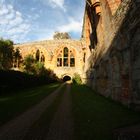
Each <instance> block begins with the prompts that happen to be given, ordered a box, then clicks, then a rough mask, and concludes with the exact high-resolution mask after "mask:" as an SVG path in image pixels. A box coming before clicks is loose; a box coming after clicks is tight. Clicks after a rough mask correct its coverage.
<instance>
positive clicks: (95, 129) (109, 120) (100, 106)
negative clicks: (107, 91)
mask: <svg viewBox="0 0 140 140" xmlns="http://www.w3.org/2000/svg"><path fill="white" fill-rule="evenodd" d="M72 101H73V115H74V122H75V123H74V124H75V137H76V140H112V132H113V130H114V129H116V128H120V127H124V126H128V125H132V124H136V123H140V113H138V112H134V111H132V110H129V109H127V108H126V107H124V106H123V105H120V104H119V103H116V102H113V101H111V100H109V99H106V98H105V97H102V96H100V95H98V94H96V93H95V92H93V91H92V90H91V89H89V88H88V87H86V86H82V85H81V86H80V85H73V86H72Z"/></svg>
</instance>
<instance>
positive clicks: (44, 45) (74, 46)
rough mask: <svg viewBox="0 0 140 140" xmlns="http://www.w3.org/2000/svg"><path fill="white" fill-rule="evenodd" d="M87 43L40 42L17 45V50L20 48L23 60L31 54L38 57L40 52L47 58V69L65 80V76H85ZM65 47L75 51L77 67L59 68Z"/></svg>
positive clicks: (73, 41)
mask: <svg viewBox="0 0 140 140" xmlns="http://www.w3.org/2000/svg"><path fill="white" fill-rule="evenodd" d="M84 46H85V43H84V42H83V41H81V40H69V39H67V40H47V41H38V42H31V43H24V44H17V45H15V48H19V50H20V52H21V54H22V57H23V59H24V58H25V57H26V56H27V55H29V54H31V55H33V56H34V58H35V56H36V51H37V50H39V51H40V55H42V54H43V55H44V56H45V62H44V65H45V67H46V68H47V69H51V70H53V71H54V73H56V75H57V76H58V77H59V78H63V76H64V75H69V76H71V77H73V76H74V74H75V73H78V74H80V75H81V77H82V76H83V66H84V62H83V50H82V48H83V47H84ZM64 47H67V48H68V49H69V51H70V50H73V53H74V56H75V67H57V57H58V55H59V52H60V51H62V52H63V49H64Z"/></svg>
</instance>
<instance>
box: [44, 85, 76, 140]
mask: <svg viewBox="0 0 140 140" xmlns="http://www.w3.org/2000/svg"><path fill="white" fill-rule="evenodd" d="M66 86H67V87H66V91H65V93H64V95H63V99H62V102H61V104H60V106H59V107H58V110H57V112H56V114H55V115H54V119H53V121H52V123H51V125H50V129H49V132H48V134H47V137H46V139H45V140H73V131H74V130H73V128H74V127H73V117H72V106H71V98H70V89H71V85H70V84H67V85H66Z"/></svg>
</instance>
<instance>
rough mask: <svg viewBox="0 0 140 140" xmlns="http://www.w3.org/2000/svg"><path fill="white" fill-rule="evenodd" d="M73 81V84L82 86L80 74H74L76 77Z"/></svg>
mask: <svg viewBox="0 0 140 140" xmlns="http://www.w3.org/2000/svg"><path fill="white" fill-rule="evenodd" d="M72 81H73V83H75V84H78V85H81V84H82V80H81V77H80V75H79V74H78V73H75V74H74V77H73V79H72Z"/></svg>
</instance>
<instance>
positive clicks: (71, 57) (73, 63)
mask: <svg viewBox="0 0 140 140" xmlns="http://www.w3.org/2000/svg"><path fill="white" fill-rule="evenodd" d="M74 66H75V58H74V55H73V54H71V55H70V67H74Z"/></svg>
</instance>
